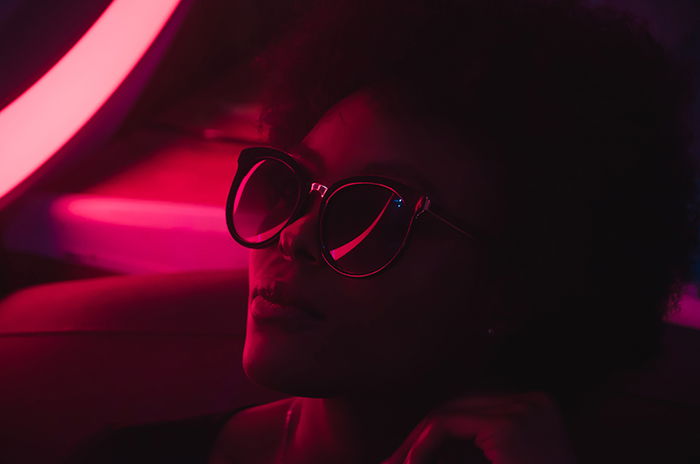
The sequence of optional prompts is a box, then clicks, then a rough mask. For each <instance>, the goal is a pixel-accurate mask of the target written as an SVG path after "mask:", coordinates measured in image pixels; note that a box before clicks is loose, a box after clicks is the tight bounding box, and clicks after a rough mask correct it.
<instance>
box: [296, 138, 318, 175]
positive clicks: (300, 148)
mask: <svg viewBox="0 0 700 464" xmlns="http://www.w3.org/2000/svg"><path fill="white" fill-rule="evenodd" d="M291 153H292V154H293V155H297V156H298V157H299V158H301V159H302V161H307V162H310V163H311V164H312V165H314V166H315V167H316V168H317V169H318V170H320V171H321V172H326V171H327V169H326V163H325V162H324V160H323V156H321V154H320V153H319V152H317V151H316V150H314V149H313V148H311V147H309V146H308V145H306V144H305V143H303V142H301V143H299V144H298V145H295V146H294V147H293V148H292V150H291Z"/></svg>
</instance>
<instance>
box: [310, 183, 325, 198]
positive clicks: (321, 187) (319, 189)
mask: <svg viewBox="0 0 700 464" xmlns="http://www.w3.org/2000/svg"><path fill="white" fill-rule="evenodd" d="M314 192H318V193H320V194H321V198H323V197H324V196H325V195H326V192H328V187H326V186H325V185H323V184H319V183H317V182H314V183H313V184H311V189H310V190H309V194H311V193H314Z"/></svg>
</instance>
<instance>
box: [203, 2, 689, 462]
mask: <svg viewBox="0 0 700 464" xmlns="http://www.w3.org/2000/svg"><path fill="white" fill-rule="evenodd" d="M320 3H321V5H320V6H319V7H317V8H315V9H314V11H313V13H312V14H310V15H309V16H308V17H307V18H306V19H305V20H304V21H303V22H301V23H299V24H297V25H296V26H295V27H292V28H290V31H289V33H288V37H287V39H286V40H283V41H281V42H280V43H279V45H278V46H277V48H276V49H275V50H273V51H272V52H271V53H269V54H268V55H266V56H265V58H264V59H263V60H261V61H260V62H261V64H262V65H264V66H266V68H267V70H268V73H269V74H268V75H269V76H270V78H269V80H268V84H267V87H266V89H267V92H266V94H265V97H266V98H265V102H266V112H265V117H264V122H265V123H266V125H267V126H268V127H269V134H270V142H271V144H270V146H269V147H259V148H254V149H248V150H244V152H243V153H242V154H241V157H240V160H239V171H238V173H237V175H236V179H235V180H234V183H233V186H232V189H231V194H230V197H229V202H228V220H229V227H230V230H231V233H232V234H233V236H234V237H235V238H236V239H237V240H238V241H239V242H240V243H242V244H244V245H246V246H249V247H251V252H250V271H249V277H250V295H249V297H250V299H249V315H248V325H247V333H246V342H245V350H244V355H243V366H244V369H245V371H246V374H247V375H248V376H249V377H250V379H251V380H253V381H254V382H256V383H258V384H260V385H263V386H265V387H268V388H272V389H274V390H277V391H280V392H284V393H286V394H289V395H291V396H292V397H291V398H289V399H286V400H282V401H278V402H275V403H271V404H265V405H260V406H257V407H253V408H248V409H245V410H243V411H240V412H238V413H237V414H235V415H233V416H232V417H231V418H230V419H229V420H228V423H227V424H226V425H225V427H223V429H222V430H221V431H220V433H218V439H217V441H216V444H215V446H214V448H213V450H211V455H210V458H209V462H210V463H211V464H224V463H239V464H240V463H243V464H249V463H260V464H267V463H275V462H279V463H285V464H297V463H306V464H315V463H337V464H343V463H380V462H382V463H390V464H399V463H404V462H410V463H411V464H424V463H425V464H428V463H438V462H455V463H471V462H475V463H476V462H491V463H494V464H518V463H531V462H536V463H540V464H545V463H557V464H565V463H571V462H575V459H576V457H575V456H576V454H577V451H578V450H577V449H576V448H575V447H574V446H573V445H572V438H574V439H575V437H570V436H569V432H568V430H567V425H566V423H567V422H568V421H569V420H570V417H573V415H574V412H575V411H576V408H577V406H579V405H580V404H582V403H581V401H582V398H583V397H584V396H585V394H586V393H589V392H591V391H593V390H594V388H595V387H596V386H597V385H599V384H601V383H603V382H604V381H605V379H606V378H607V377H608V376H609V375H610V374H611V373H614V372H619V371H621V370H623V369H626V368H631V367H635V366H638V365H642V363H643V362H644V361H645V360H647V359H648V358H649V357H650V356H651V355H652V354H653V353H654V351H655V348H656V344H657V342H658V336H659V330H660V327H661V321H662V318H663V316H664V314H665V313H666V311H667V310H669V308H672V307H673V306H674V304H675V302H676V301H677V297H678V292H679V290H680V286H681V284H682V283H683V282H684V279H685V278H686V277H687V272H688V267H689V265H688V261H689V256H690V253H691V250H692V246H693V235H694V224H693V219H692V216H691V214H690V212H689V211H690V209H689V207H690V206H691V205H692V200H693V198H692V195H693V193H692V191H693V187H692V173H691V167H692V163H691V161H690V157H689V155H688V152H687V151H688V150H687V140H686V136H685V127H684V117H685V114H684V111H685V102H686V101H688V95H687V94H686V93H685V89H686V87H685V84H684V80H683V79H681V78H680V77H679V76H680V73H678V72H677V70H676V68H675V67H674V65H673V63H672V62H671V60H670V59H669V58H668V57H667V55H666V54H665V52H664V50H663V49H662V48H661V47H660V46H659V45H657V44H656V43H655V42H654V41H653V40H652V39H651V38H650V36H649V35H648V33H647V32H646V31H645V29H644V28H643V27H641V26H639V25H637V24H635V23H634V22H632V21H631V20H629V19H628V18H625V17H624V16H622V15H620V14H617V13H615V12H613V11H610V10H604V9H600V8H592V7H587V6H584V5H583V4H582V2H579V1H575V0H566V1H558V2H554V1H547V0H529V1H526V0H499V1H488V2H487V1H466V0H462V1H457V0H445V1H439V2H429V1H425V0H402V1H398V0H396V1H394V0H383V1H381V2H376V1H373V2H370V1H357V0H354V1H353V0H347V1H335V2H325V3H324V2H320ZM273 147H274V148H273ZM358 176H361V177H358ZM319 225H320V227H319ZM574 442H575V440H574ZM602 461H604V457H601V459H600V460H599V461H598V462H602Z"/></svg>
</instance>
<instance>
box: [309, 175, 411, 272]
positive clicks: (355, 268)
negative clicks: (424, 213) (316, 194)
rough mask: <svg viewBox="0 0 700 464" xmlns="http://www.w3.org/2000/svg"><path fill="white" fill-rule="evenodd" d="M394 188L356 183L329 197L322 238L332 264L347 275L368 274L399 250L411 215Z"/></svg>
mask: <svg viewBox="0 0 700 464" xmlns="http://www.w3.org/2000/svg"><path fill="white" fill-rule="evenodd" d="M412 213H413V212H412V211H410V210H409V207H408V205H406V204H405V201H404V200H403V198H401V197H400V196H399V195H398V194H397V193H396V192H395V191H394V190H392V189H390V188H388V187H386V186H383V185H379V184H373V183H355V184H349V185H347V186H344V187H342V188H341V189H339V190H336V191H335V193H334V194H333V195H332V196H331V197H330V198H329V199H328V204H327V205H326V210H325V213H324V218H323V223H322V226H321V235H322V237H321V239H322V240H323V243H324V244H325V247H326V253H327V254H328V255H330V258H331V261H332V262H333V264H334V266H335V267H336V268H337V269H339V270H341V271H342V272H345V273H347V274H350V275H356V276H361V275H366V274H371V273H373V272H375V271H378V270H379V269H381V268H383V267H384V266H385V265H386V264H388V263H389V262H390V261H391V260H392V259H393V258H394V257H395V256H396V254H397V253H398V252H399V250H400V249H401V245H402V244H403V241H404V238H405V236H406V233H407V232H408V227H409V225H410V223H411V219H412V217H413V214H412Z"/></svg>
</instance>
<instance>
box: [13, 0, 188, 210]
mask: <svg viewBox="0 0 700 464" xmlns="http://www.w3.org/2000/svg"><path fill="white" fill-rule="evenodd" d="M180 2H181V0H148V1H143V0H114V1H113V2H112V3H111V4H110V5H109V7H108V8H107V9H106V10H105V11H104V13H102V15H101V16H100V17H99V18H98V19H97V21H95V24H93V25H92V26H91V27H90V29H88V31H87V32H86V33H85V35H83V37H81V38H80V40H79V41H78V42H77V43H76V44H75V46H73V48H72V49H71V50H70V51H69V52H68V53H66V55H65V56H64V57H63V58H61V60H60V61H59V62H58V63H56V65H54V66H53V67H52V68H51V69H50V70H49V71H48V72H47V73H46V74H45V75H44V76H43V77H42V78H41V79H40V80H39V81H37V82H36V83H35V84H34V85H33V86H32V87H30V88H29V89H28V90H27V91H26V92H24V93H23V94H22V95H20V96H19V97H17V99H15V100H14V101H13V102H12V103H10V104H9V105H8V106H7V107H5V108H4V109H3V110H2V111H0V198H1V197H3V196H4V195H5V194H7V193H8V192H9V191H10V190H12V189H13V188H14V187H15V186H16V185H18V184H19V183H20V182H22V181H23V180H24V179H26V178H27V177H29V176H30V175H31V174H32V173H33V172H34V171H36V170H37V169H38V168H39V167H40V166H41V165H42V164H44V163H45V162H46V161H47V160H48V159H49V158H51V156H53V154H54V153H56V152H57V151H58V150H59V149H60V148H61V147H63V145H65V144H66V143H67V142H68V141H69V140H70V139H71V138H72V137H73V136H74V135H75V134H76V133H77V132H78V131H79V130H80V129H81V128H82V127H83V126H84V125H85V124H86V123H87V122H88V121H89V120H90V118H92V116H93V115H94V114H95V113H96V112H97V111H98V110H99V109H100V108H101V107H102V105H103V104H104V103H105V102H106V101H107V99H109V97H110V96H111V95H112V94H113V93H114V92H115V90H116V89H117V88H118V87H119V85H120V84H121V83H122V82H123V81H124V79H126V77H127V76H128V75H129V73H130V72H131V71H132V70H133V69H134V67H135V66H136V65H137V64H138V62H139V61H140V60H141V58H142V57H143V55H144V54H145V53H146V51H147V50H148V48H149V47H150V46H151V44H152V43H153V41H154V40H155V39H156V37H158V34H159V33H160V31H161V30H162V29H163V27H164V26H165V24H166V23H167V22H168V20H169V19H170V17H171V15H172V13H173V12H174V11H175V8H176V7H177V6H178V4H179V3H180Z"/></svg>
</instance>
